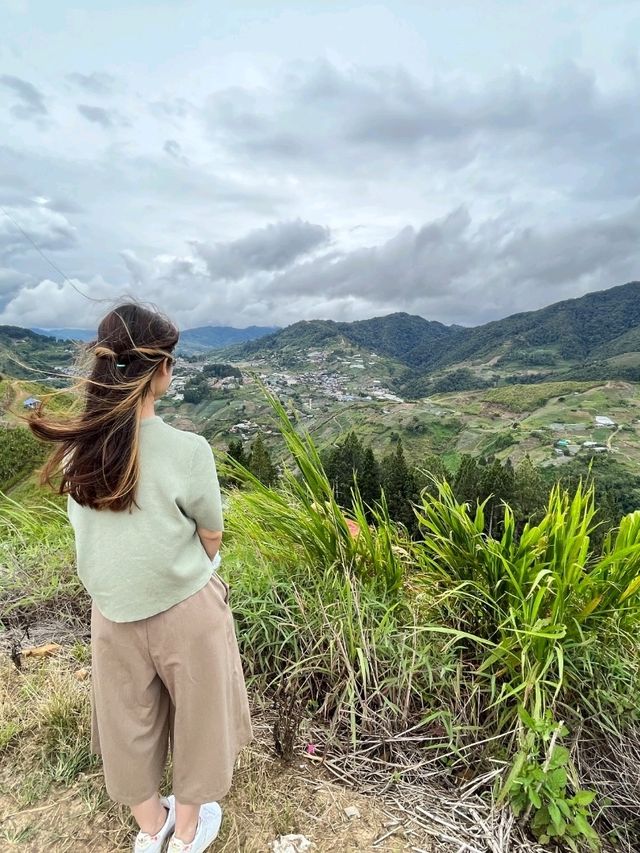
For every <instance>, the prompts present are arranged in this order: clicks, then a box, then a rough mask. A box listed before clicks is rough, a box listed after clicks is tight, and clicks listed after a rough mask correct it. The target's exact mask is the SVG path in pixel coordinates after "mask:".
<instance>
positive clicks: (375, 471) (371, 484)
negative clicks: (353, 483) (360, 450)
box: [358, 447, 380, 515]
mask: <svg viewBox="0 0 640 853" xmlns="http://www.w3.org/2000/svg"><path fill="white" fill-rule="evenodd" d="M358 486H359V487H360V495H361V496H362V500H363V502H364V504H365V506H366V507H367V508H369V507H373V505H374V504H375V502H376V501H378V500H380V465H379V463H378V460H377V459H376V457H375V455H374V453H373V450H372V449H371V448H370V447H367V448H366V450H365V451H364V454H363V457H362V469H361V470H360V471H359V472H358ZM367 515H370V512H369V509H367Z"/></svg>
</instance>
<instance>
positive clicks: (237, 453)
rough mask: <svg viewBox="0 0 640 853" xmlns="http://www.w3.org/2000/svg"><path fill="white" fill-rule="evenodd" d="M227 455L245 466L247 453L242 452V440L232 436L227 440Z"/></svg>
mask: <svg viewBox="0 0 640 853" xmlns="http://www.w3.org/2000/svg"><path fill="white" fill-rule="evenodd" d="M227 453H228V454H229V456H231V457H232V459H235V460H236V461H237V462H239V463H240V464H241V465H244V466H245V468H246V466H247V455H246V453H245V452H244V445H243V444H242V440H241V439H239V438H232V439H231V441H230V442H229V449H228V451H227Z"/></svg>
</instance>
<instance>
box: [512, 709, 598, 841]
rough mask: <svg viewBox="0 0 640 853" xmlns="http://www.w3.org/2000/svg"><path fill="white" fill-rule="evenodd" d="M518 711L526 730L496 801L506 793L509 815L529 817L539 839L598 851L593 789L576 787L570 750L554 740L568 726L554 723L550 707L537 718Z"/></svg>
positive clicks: (559, 737) (564, 731) (567, 731)
mask: <svg viewBox="0 0 640 853" xmlns="http://www.w3.org/2000/svg"><path fill="white" fill-rule="evenodd" d="M519 714H520V719H521V721H522V724H523V726H524V728H525V731H526V734H525V736H524V738H523V745H522V748H521V749H520V751H519V752H518V753H517V755H516V757H515V759H514V761H513V764H512V767H511V772H510V773H509V775H508V777H507V780H506V782H505V784H504V786H503V788H502V791H501V792H500V794H499V797H498V802H503V801H504V800H505V799H507V798H508V800H509V802H510V804H511V807H512V809H513V811H514V814H515V815H516V816H518V817H522V818H523V820H524V821H525V822H530V826H531V830H532V832H533V833H534V835H535V836H536V837H537V839H538V841H540V843H541V844H547V843H549V842H550V841H552V840H553V841H555V842H561V843H563V844H565V845H566V846H568V847H569V848H570V849H571V850H574V851H578V850H579V849H580V846H582V847H584V845H585V844H586V845H587V846H588V847H589V849H590V850H592V851H598V850H600V846H601V845H600V840H599V838H598V834H597V833H596V831H595V830H594V829H593V826H592V825H591V819H592V818H591V813H590V805H591V803H592V802H593V800H594V799H595V796H596V794H595V791H585V790H582V789H581V788H580V786H579V783H578V780H577V776H576V773H575V770H574V768H573V767H572V766H571V756H570V752H569V750H568V748H567V747H566V746H563V745H562V744H561V743H559V740H560V739H561V738H563V737H566V736H567V735H568V734H569V730H568V729H567V727H566V726H565V725H564V724H563V723H557V722H555V720H554V719H553V716H552V714H551V712H550V711H547V712H546V713H545V714H544V716H543V718H542V719H539V720H534V719H533V717H531V716H530V715H529V714H528V713H527V712H526V711H525V709H524V708H523V707H522V706H520V708H519ZM542 756H544V758H542ZM572 790H573V793H571V791H572Z"/></svg>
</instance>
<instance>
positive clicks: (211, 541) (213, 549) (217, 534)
mask: <svg viewBox="0 0 640 853" xmlns="http://www.w3.org/2000/svg"><path fill="white" fill-rule="evenodd" d="M196 533H197V534H198V536H199V537H200V541H201V542H202V547H203V548H204V550H205V551H206V552H207V556H208V557H209V559H210V560H213V558H214V557H215V555H216V554H217V553H218V549H219V548H220V542H221V541H222V531H221V530H216V531H214V530H205V528H204V527H197V528H196Z"/></svg>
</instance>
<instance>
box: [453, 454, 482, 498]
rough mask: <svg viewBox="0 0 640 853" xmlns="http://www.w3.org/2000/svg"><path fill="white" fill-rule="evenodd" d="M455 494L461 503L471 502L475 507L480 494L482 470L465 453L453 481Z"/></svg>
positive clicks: (471, 457)
mask: <svg viewBox="0 0 640 853" xmlns="http://www.w3.org/2000/svg"><path fill="white" fill-rule="evenodd" d="M453 492H454V494H455V496H456V500H458V501H459V502H460V503H462V502H464V501H469V503H470V504H471V506H472V507H473V506H475V503H476V501H477V500H478V496H479V494H480V469H479V468H478V463H477V462H476V460H475V459H474V458H473V456H470V455H469V454H468V453H465V454H464V455H463V456H462V458H461V459H460V465H459V466H458V471H457V473H456V476H455V479H454V481H453Z"/></svg>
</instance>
